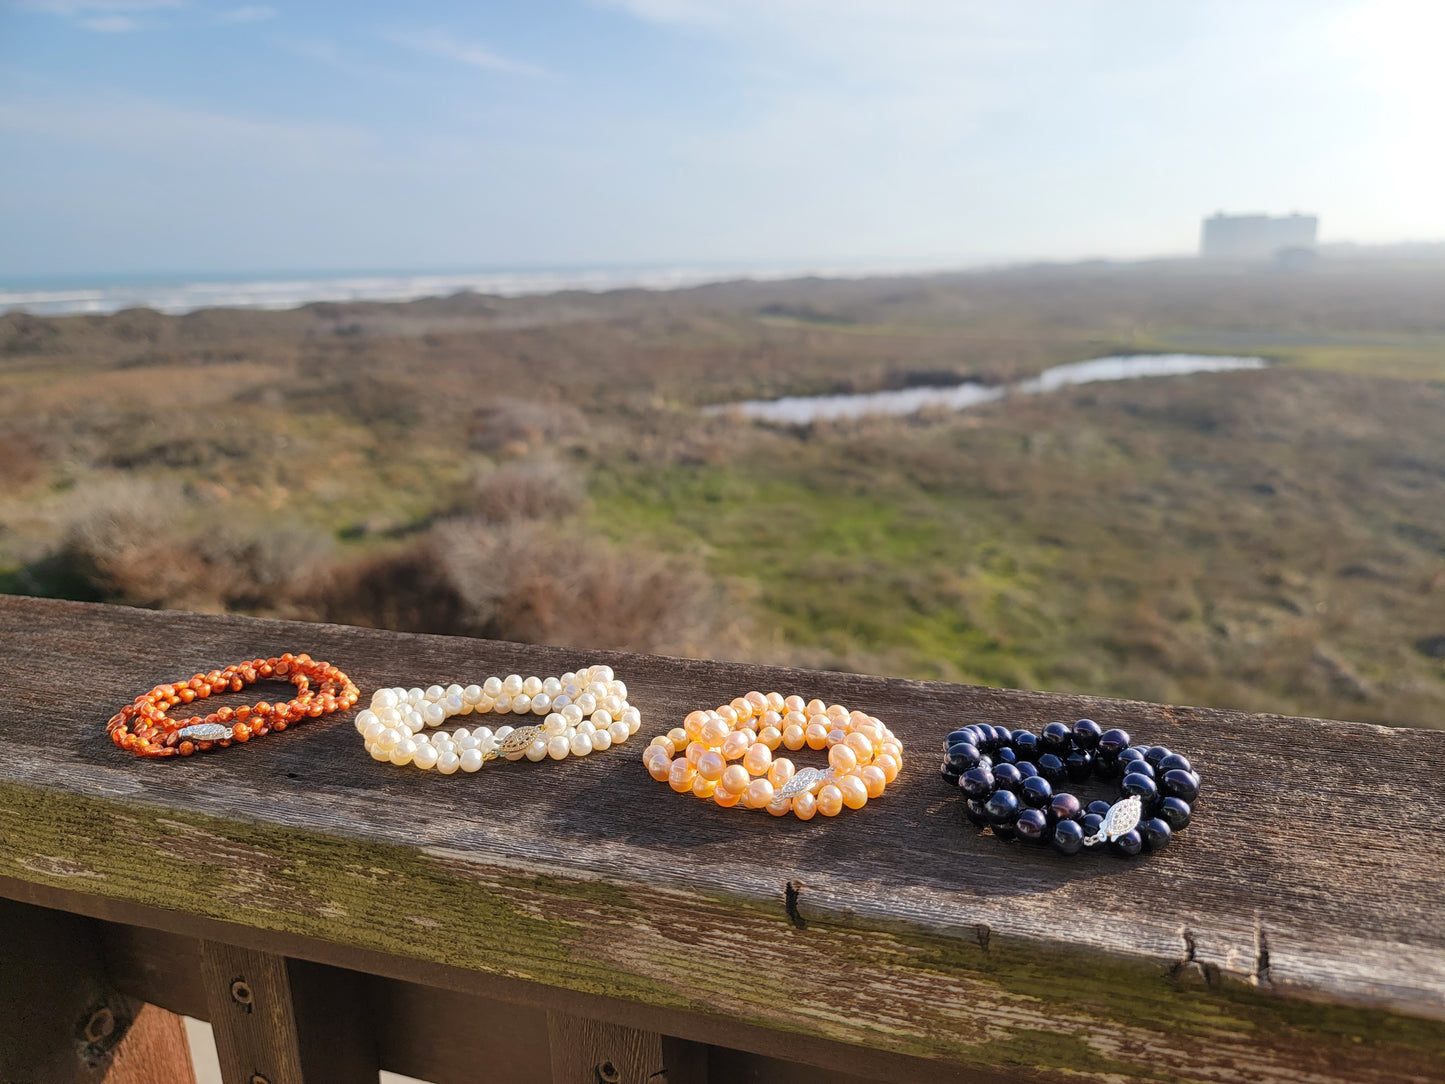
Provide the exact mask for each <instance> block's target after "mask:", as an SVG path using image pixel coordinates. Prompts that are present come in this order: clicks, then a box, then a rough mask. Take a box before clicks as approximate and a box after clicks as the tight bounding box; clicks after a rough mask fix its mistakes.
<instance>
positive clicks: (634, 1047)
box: [547, 1013, 704, 1084]
mask: <svg viewBox="0 0 1445 1084" xmlns="http://www.w3.org/2000/svg"><path fill="white" fill-rule="evenodd" d="M547 1047H548V1050H549V1051H550V1052H551V1061H552V1084H649V1082H650V1084H657V1078H662V1079H665V1080H667V1084H694V1082H693V1081H681V1080H679V1081H673V1080H672V1079H671V1078H670V1076H669V1075H668V1073H667V1070H666V1069H665V1068H664V1067H663V1061H662V1036H661V1035H659V1034H657V1032H655V1031H637V1030H636V1029H635V1028H624V1027H619V1026H618V1025H616V1024H605V1023H603V1022H601V1021H600V1020H589V1019H587V1018H586V1017H582V1016H568V1015H567V1014H565V1013H548V1014H547ZM695 1084H704V1082H703V1081H696V1082H695Z"/></svg>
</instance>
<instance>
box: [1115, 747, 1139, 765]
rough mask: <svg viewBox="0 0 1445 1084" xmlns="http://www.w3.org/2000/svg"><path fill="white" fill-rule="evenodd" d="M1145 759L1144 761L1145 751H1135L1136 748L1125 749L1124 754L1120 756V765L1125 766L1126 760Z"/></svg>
mask: <svg viewBox="0 0 1445 1084" xmlns="http://www.w3.org/2000/svg"><path fill="white" fill-rule="evenodd" d="M1143 759H1144V750H1143V749H1134V748H1131V749H1125V750H1124V751H1123V752H1122V753H1120V754H1119V763H1120V764H1123V763H1124V762H1125V761H1126V760H1143Z"/></svg>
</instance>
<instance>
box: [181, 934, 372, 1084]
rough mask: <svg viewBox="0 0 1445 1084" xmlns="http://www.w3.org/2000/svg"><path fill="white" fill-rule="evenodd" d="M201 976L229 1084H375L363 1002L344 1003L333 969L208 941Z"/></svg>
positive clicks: (348, 1000) (349, 1000)
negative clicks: (362, 1007) (329, 974)
mask: <svg viewBox="0 0 1445 1084" xmlns="http://www.w3.org/2000/svg"><path fill="white" fill-rule="evenodd" d="M200 970H201V981H202V984H203V986H204V988H205V991H206V1003H207V1008H208V1010H209V1011H208V1018H209V1020H210V1022H211V1027H212V1029H213V1030H214V1032H215V1036H216V1053H217V1056H218V1057H219V1059H220V1063H221V1076H222V1079H223V1080H224V1081H225V1084H306V1082H308V1081H309V1082H311V1084H372V1082H374V1081H375V1080H376V1073H377V1065H376V1058H375V1053H374V1045H373V1043H372V1041H371V1031H372V1029H371V1028H369V1027H367V1026H366V1019H367V1017H366V1015H365V1013H364V1012H363V1011H362V1009H361V999H360V998H359V997H358V998H347V997H346V996H345V994H344V993H343V990H344V989H345V988H346V986H345V984H344V983H342V982H338V981H334V980H333V979H331V978H330V977H329V976H328V975H327V974H326V973H327V972H329V971H330V970H331V969H328V968H321V967H317V966H316V965H311V964H304V963H303V964H297V963H296V962H295V961H290V960H287V959H286V958H285V957H283V956H277V955H274V954H272V953H266V952H257V951H255V950H252V949H244V948H238V947H236V946H234V945H227V944H223V943H221V942H216V941H203V942H201V944H200ZM351 989H352V990H353V991H354V992H358V993H359V991H356V988H355V983H354V981H353V982H352V983H351Z"/></svg>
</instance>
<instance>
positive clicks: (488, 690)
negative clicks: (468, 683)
mask: <svg viewBox="0 0 1445 1084" xmlns="http://www.w3.org/2000/svg"><path fill="white" fill-rule="evenodd" d="M482 692H483V693H484V694H485V695H486V696H489V697H490V698H491V699H493V700H495V699H496V698H497V697H499V696H501V695H502V679H501V678H499V677H489V678H487V680H486V681H484V682H482Z"/></svg>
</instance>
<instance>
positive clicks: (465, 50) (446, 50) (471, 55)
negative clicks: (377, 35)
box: [387, 31, 552, 78]
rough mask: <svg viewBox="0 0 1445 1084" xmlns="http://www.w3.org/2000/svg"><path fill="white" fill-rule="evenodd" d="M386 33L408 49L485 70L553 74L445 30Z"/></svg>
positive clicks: (514, 73) (513, 73) (542, 75)
mask: <svg viewBox="0 0 1445 1084" xmlns="http://www.w3.org/2000/svg"><path fill="white" fill-rule="evenodd" d="M387 37H388V38H389V39H390V40H391V41H393V42H395V43H396V44H397V45H403V46H405V47H406V48H408V49H415V50H416V51H417V52H421V53H430V54H431V55H432V56H439V57H445V58H446V59H447V60H455V61H457V62H458V63H460V64H467V65H469V66H471V67H473V68H481V69H483V70H485V71H494V72H505V73H507V74H509V75H527V76H532V77H534V78H535V77H545V76H550V75H551V74H552V73H551V72H549V71H547V70H546V69H545V68H539V67H537V66H536V65H535V64H527V63H525V62H523V61H520V60H512V59H511V58H510V57H505V56H502V55H501V54H499V53H494V52H492V50H490V49H488V48H487V47H486V46H484V45H478V44H476V43H475V42H466V41H460V40H458V39H456V38H454V37H452V36H451V35H450V34H444V33H442V32H441V31H430V32H426V33H411V34H389V35H387Z"/></svg>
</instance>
